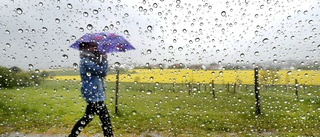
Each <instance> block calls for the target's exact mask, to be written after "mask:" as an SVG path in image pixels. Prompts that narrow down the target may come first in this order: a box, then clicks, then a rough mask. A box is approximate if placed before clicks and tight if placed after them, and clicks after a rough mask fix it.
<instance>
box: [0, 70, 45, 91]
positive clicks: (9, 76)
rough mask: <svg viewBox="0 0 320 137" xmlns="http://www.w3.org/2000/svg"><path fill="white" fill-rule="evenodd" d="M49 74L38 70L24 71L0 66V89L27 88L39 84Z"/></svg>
mask: <svg viewBox="0 0 320 137" xmlns="http://www.w3.org/2000/svg"><path fill="white" fill-rule="evenodd" d="M48 75H49V72H46V71H43V72H40V70H35V71H31V70H28V71H24V70H22V69H21V68H19V67H10V68H7V67H3V66H0V89H4V88H14V87H29V86H37V85H39V84H41V83H42V82H43V81H44V79H45V78H46V77H48Z"/></svg>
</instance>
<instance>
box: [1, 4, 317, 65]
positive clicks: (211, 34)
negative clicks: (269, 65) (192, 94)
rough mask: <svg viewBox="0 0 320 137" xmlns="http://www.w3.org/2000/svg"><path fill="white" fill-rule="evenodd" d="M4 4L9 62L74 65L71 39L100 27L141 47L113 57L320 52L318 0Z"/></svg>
mask: <svg viewBox="0 0 320 137" xmlns="http://www.w3.org/2000/svg"><path fill="white" fill-rule="evenodd" d="M0 11H1V14H0V17H1V20H0V36H1V41H0V44H1V50H2V54H1V62H0V65H1V66H6V67H12V66H18V67H21V68H24V69H28V68H29V67H30V68H31V69H49V68H50V67H58V66H62V67H65V66H67V67H72V66H73V64H74V63H78V62H79V52H78V51H77V50H74V49H70V48H69V45H71V44H72V43H73V42H74V41H75V40H76V39H78V38H79V37H81V36H82V35H83V34H85V33H88V32H101V31H107V32H113V33H117V34H120V35H123V36H125V37H126V38H127V39H128V41H130V42H131V43H132V45H134V46H135V47H136V50H134V51H128V52H126V53H115V54H109V61H110V63H111V64H112V63H115V62H120V63H139V64H147V63H150V64H158V63H163V64H172V63H186V64H193V63H197V64H200V63H203V64H209V63H217V62H219V61H220V62H222V63H236V62H239V61H240V62H241V61H243V62H245V63H254V62H263V61H275V63H281V62H280V60H301V59H306V60H310V61H314V60H319V59H320V54H319V53H320V52H319V51H320V39H319V34H320V33H319V32H320V28H319V25H320V17H319V13H320V2H319V1H317V0H303V1H301V0H279V1H276V0H263V1H255V0H229V1H225V0H192V1H186V0H153V1H151V0H150V1H143V0H130V1H126V0H122V1H120V0H117V1H116V0H113V1H112V0H50V1H49V0H45V1H41V2H39V1H36V0H28V1H26V0H2V3H1V4H0ZM91 26H92V27H91ZM278 60H279V61H278Z"/></svg>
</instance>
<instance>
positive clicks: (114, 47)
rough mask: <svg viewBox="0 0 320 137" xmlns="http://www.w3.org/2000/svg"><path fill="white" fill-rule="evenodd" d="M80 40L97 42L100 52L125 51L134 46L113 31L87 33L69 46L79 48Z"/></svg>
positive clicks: (132, 48)
mask: <svg viewBox="0 0 320 137" xmlns="http://www.w3.org/2000/svg"><path fill="white" fill-rule="evenodd" d="M82 42H95V43H97V44H98V50H99V52H100V53H102V54H107V53H114V52H125V51H128V50H134V49H135V48H134V47H133V46H132V45H131V44H130V43H129V42H128V41H127V40H126V39H125V38H124V37H123V36H120V35H117V34H114V33H106V32H99V33H87V34H84V35H83V36H82V37H81V38H79V39H78V40H76V41H75V42H74V43H73V44H72V45H71V46H70V47H71V48H74V49H77V50H79V45H80V43H82Z"/></svg>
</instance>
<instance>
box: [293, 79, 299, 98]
mask: <svg viewBox="0 0 320 137" xmlns="http://www.w3.org/2000/svg"><path fill="white" fill-rule="evenodd" d="M294 87H295V90H296V99H299V95H298V80H297V79H295V86H294Z"/></svg>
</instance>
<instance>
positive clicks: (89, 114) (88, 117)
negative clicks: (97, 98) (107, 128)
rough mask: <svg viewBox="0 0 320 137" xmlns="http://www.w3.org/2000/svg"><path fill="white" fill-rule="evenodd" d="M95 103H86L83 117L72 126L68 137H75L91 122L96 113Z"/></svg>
mask: <svg viewBox="0 0 320 137" xmlns="http://www.w3.org/2000/svg"><path fill="white" fill-rule="evenodd" d="M95 106H96V103H87V108H86V112H85V114H84V116H83V117H82V118H81V119H80V120H79V121H78V122H77V123H76V124H75V125H74V127H73V129H72V130H71V133H70V135H69V137H76V136H78V135H79V134H80V132H81V131H82V130H83V129H84V128H85V127H86V126H87V125H88V124H89V123H90V122H91V121H92V119H93V117H94V112H95V111H96V109H95V108H96V107H95Z"/></svg>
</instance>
